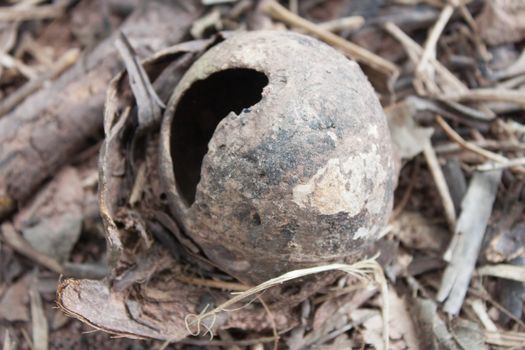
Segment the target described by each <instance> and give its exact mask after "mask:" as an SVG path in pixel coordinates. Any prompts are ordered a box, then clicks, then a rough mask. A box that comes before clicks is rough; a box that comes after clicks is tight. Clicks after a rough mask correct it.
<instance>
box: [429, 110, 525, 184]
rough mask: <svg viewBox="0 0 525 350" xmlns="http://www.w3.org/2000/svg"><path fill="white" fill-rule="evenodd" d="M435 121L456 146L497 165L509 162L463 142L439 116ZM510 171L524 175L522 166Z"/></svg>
mask: <svg viewBox="0 0 525 350" xmlns="http://www.w3.org/2000/svg"><path fill="white" fill-rule="evenodd" d="M436 121H437V122H438V124H439V125H440V126H441V128H443V130H444V131H445V133H446V134H447V135H448V137H449V138H450V139H451V140H452V141H454V142H456V143H457V144H459V145H460V146H461V147H463V148H464V149H466V150H469V151H471V152H474V153H476V154H479V155H480V156H482V157H485V158H487V159H490V160H494V161H496V162H499V163H507V162H509V159H508V158H506V157H504V156H502V155H500V154H497V153H494V152H491V151H487V150H486V149H483V148H481V147H479V146H477V145H475V144H474V143H472V142H468V141H465V139H463V138H462V137H461V136H460V135H459V134H458V133H457V132H456V131H455V130H454V129H452V128H451V127H450V125H448V124H447V122H446V121H445V119H443V118H442V117H441V116H439V115H438V116H437V117H436ZM512 170H514V171H517V172H519V173H520V174H525V168H524V167H522V166H513V167H512Z"/></svg>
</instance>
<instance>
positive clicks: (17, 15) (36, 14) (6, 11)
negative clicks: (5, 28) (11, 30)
mask: <svg viewBox="0 0 525 350" xmlns="http://www.w3.org/2000/svg"><path fill="white" fill-rule="evenodd" d="M64 12H65V6H63V5H42V6H33V7H20V6H10V7H2V8H0V21H11V22H12V21H27V20H33V19H46V18H56V17H60V16H62V15H63V14H64Z"/></svg>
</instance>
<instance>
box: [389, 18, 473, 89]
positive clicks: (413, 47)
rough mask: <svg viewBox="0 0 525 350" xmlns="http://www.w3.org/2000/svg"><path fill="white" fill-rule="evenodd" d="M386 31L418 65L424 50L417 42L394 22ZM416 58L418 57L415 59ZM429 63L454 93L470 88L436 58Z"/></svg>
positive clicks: (430, 59) (432, 58) (431, 58)
mask: <svg viewBox="0 0 525 350" xmlns="http://www.w3.org/2000/svg"><path fill="white" fill-rule="evenodd" d="M385 29H386V31H388V32H389V33H390V34H391V35H392V36H393V37H394V38H396V39H397V40H399V42H401V44H403V46H404V47H405V49H406V50H407V51H408V52H409V53H410V52H412V54H409V57H410V59H411V60H412V61H414V64H417V63H418V62H419V60H420V57H421V55H422V54H423V48H422V47H421V46H420V45H419V44H418V43H417V42H415V41H414V40H413V39H412V38H411V37H409V36H408V35H406V34H405V32H403V31H402V30H401V29H400V28H399V27H398V26H397V25H395V24H394V23H392V22H387V23H386V24H385ZM414 56H416V57H414ZM429 63H431V64H432V65H433V66H434V68H435V69H436V72H437V73H438V74H439V75H440V77H441V78H442V79H443V80H446V82H447V83H448V84H449V86H450V87H451V88H452V91H455V92H458V93H459V92H466V91H468V88H467V87H466V85H465V84H463V82H462V81H461V80H459V79H458V78H457V77H456V76H455V75H454V74H452V73H451V72H450V71H449V70H448V69H447V68H446V67H445V66H443V65H442V64H441V63H440V62H439V61H438V60H436V59H435V58H434V57H430V58H429Z"/></svg>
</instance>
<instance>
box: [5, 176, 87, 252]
mask: <svg viewBox="0 0 525 350" xmlns="http://www.w3.org/2000/svg"><path fill="white" fill-rule="evenodd" d="M83 201H84V190H83V188H82V181H81V179H80V176H79V175H78V172H77V170H76V169H75V168H72V167H66V168H64V169H63V170H62V171H61V172H60V173H58V174H57V176H56V177H55V178H54V179H53V180H52V181H51V182H50V183H49V184H48V185H47V186H46V187H44V189H43V190H42V191H40V192H39V193H38V194H37V195H36V197H35V198H34V200H33V201H32V203H31V204H30V205H29V206H28V207H26V208H25V209H24V210H22V211H21V212H20V213H19V214H18V215H17V216H16V219H15V222H16V227H17V229H18V230H20V231H22V233H23V235H24V238H25V239H26V240H27V241H28V242H29V243H30V244H31V246H33V248H35V250H37V251H39V252H41V253H43V254H46V255H48V256H50V257H53V258H55V259H56V260H58V261H61V262H63V261H65V260H67V259H68V258H69V254H70V252H71V249H73V246H74V245H75V243H76V242H77V240H78V237H79V236H80V230H81V228H82V218H83V214H82V208H83Z"/></svg>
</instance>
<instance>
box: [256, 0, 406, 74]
mask: <svg viewBox="0 0 525 350" xmlns="http://www.w3.org/2000/svg"><path fill="white" fill-rule="evenodd" d="M261 8H262V10H263V11H265V12H266V13H268V14H269V15H270V16H271V17H273V18H275V19H277V20H279V21H282V22H284V23H286V24H288V25H291V26H294V27H297V28H301V29H303V30H305V31H307V32H308V33H309V34H312V35H315V36H317V37H318V38H319V39H321V40H323V41H325V42H327V43H328V44H330V45H332V46H335V47H337V48H339V49H341V50H342V51H343V52H344V53H346V54H347V55H348V56H350V57H351V58H353V59H355V60H356V61H358V62H361V63H363V64H365V65H367V66H369V67H371V68H373V69H374V70H376V71H378V72H381V73H383V74H385V75H387V76H389V77H390V79H391V80H395V79H397V77H398V76H399V69H398V68H397V66H396V65H395V64H393V63H392V62H389V61H387V60H385V59H384V58H382V57H381V56H378V55H376V54H374V53H372V52H370V51H368V50H366V49H364V48H362V47H360V46H358V45H356V44H353V43H351V42H349V41H348V40H345V39H344V38H342V37H340V36H337V35H335V34H333V33H331V32H329V31H327V30H325V29H323V28H321V27H320V26H318V25H316V24H314V23H312V22H310V21H308V20H306V19H304V18H302V17H299V16H297V15H296V14H294V13H292V12H290V11H288V10H287V9H286V8H285V7H283V6H281V5H280V4H279V3H277V2H276V1H274V0H268V1H265V2H263V4H262V5H261Z"/></svg>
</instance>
